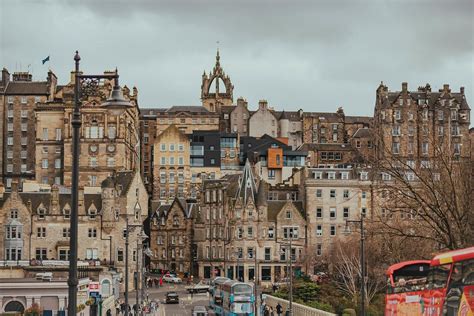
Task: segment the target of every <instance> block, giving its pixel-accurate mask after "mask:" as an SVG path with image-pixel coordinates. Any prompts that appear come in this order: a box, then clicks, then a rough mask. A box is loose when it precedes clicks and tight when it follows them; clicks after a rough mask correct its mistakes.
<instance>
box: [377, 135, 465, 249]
mask: <svg viewBox="0 0 474 316" xmlns="http://www.w3.org/2000/svg"><path fill="white" fill-rule="evenodd" d="M431 145H433V146H432V148H433V150H432V152H431V153H430V155H429V156H428V155H427V156H421V157H417V158H407V157H402V156H399V155H394V154H391V153H388V150H387V149H385V150H386V152H387V153H386V155H385V156H386V157H388V158H384V159H381V160H379V161H378V164H377V168H376V170H377V172H376V173H375V174H374V176H375V179H374V183H375V186H374V187H376V188H377V189H376V192H375V193H376V196H377V198H376V205H375V206H376V210H377V211H378V212H376V214H375V220H376V221H378V223H379V224H381V225H380V228H381V229H380V232H382V233H383V234H388V235H389V236H398V237H404V238H407V239H410V240H418V241H420V240H423V241H430V242H431V243H432V244H433V246H436V247H440V248H447V249H457V248H462V247H467V246H469V245H472V244H473V243H474V240H473V218H474V210H473V209H472V198H471V194H472V162H471V160H470V157H463V156H461V155H460V154H459V153H454V154H453V151H452V148H451V145H450V144H448V145H444V146H443V145H438V144H436V143H431Z"/></svg>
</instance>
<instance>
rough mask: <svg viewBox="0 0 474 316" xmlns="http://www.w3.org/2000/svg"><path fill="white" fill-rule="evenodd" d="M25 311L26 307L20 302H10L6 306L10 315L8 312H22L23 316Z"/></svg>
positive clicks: (6, 310)
mask: <svg viewBox="0 0 474 316" xmlns="http://www.w3.org/2000/svg"><path fill="white" fill-rule="evenodd" d="M24 311H25V307H24V306H23V304H22V303H20V302H18V301H10V302H8V304H7V305H6V306H5V312H6V313H8V312H20V313H21V314H23V312H24Z"/></svg>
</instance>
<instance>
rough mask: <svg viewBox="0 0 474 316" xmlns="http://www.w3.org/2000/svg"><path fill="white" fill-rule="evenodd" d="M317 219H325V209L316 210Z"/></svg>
mask: <svg viewBox="0 0 474 316" xmlns="http://www.w3.org/2000/svg"><path fill="white" fill-rule="evenodd" d="M316 218H323V209H322V208H321V207H318V208H316Z"/></svg>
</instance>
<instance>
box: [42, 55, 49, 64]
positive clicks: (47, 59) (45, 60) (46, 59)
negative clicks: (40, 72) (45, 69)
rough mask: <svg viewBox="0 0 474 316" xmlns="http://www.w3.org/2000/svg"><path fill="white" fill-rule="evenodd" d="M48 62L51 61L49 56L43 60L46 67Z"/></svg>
mask: <svg viewBox="0 0 474 316" xmlns="http://www.w3.org/2000/svg"><path fill="white" fill-rule="evenodd" d="M47 61H49V56H48V57H46V58H45V59H43V60H42V62H43V65H44V64H45V63H46V62H47Z"/></svg>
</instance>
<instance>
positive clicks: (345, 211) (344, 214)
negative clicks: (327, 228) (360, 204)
mask: <svg viewBox="0 0 474 316" xmlns="http://www.w3.org/2000/svg"><path fill="white" fill-rule="evenodd" d="M342 216H343V217H344V218H349V208H348V207H344V209H343V212H342Z"/></svg>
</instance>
